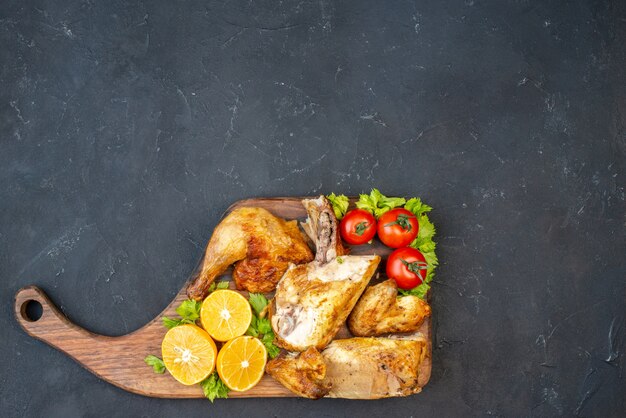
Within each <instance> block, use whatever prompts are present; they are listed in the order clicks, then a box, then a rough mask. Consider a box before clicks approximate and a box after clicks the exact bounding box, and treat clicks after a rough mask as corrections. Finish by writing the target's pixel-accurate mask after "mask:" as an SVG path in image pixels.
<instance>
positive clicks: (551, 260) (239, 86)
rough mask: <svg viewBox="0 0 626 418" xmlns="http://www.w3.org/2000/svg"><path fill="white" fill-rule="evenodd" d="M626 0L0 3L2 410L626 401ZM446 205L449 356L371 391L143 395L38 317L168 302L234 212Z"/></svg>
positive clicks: (262, 409) (103, 329)
mask: <svg viewBox="0 0 626 418" xmlns="http://www.w3.org/2000/svg"><path fill="white" fill-rule="evenodd" d="M625 9H626V7H624V2H623V1H622V2H620V1H614V2H600V1H598V2H591V1H587V2H585V1H573V2H567V3H566V2H550V4H548V2H543V3H542V2H530V1H516V2H504V1H490V2H488V1H479V0H466V1H464V2H463V1H449V2H440V1H418V2H377V1H350V2H336V3H335V2H330V1H321V2H314V3H309V2H302V1H300V2H290V1H285V2H275V1H248V2H239V1H234V2H227V3H225V4H221V3H217V2H208V3H206V4H205V3H204V2H199V1H187V2H179V3H178V4H174V2H170V1H159V2H139V3H138V4H134V3H133V2H127V1H54V2H53V1H34V2H28V1H3V2H2V4H1V5H0V64H1V73H0V86H1V88H0V141H1V143H0V145H1V148H0V149H1V151H0V164H1V166H0V178H1V184H0V280H1V284H0V370H1V372H0V413H1V415H2V416H42V415H45V416H51V417H74V416H128V415H132V416H141V415H144V416H158V415H161V416H207V414H218V415H219V416H227V415H232V416H257V415H258V416H271V415H279V416H314V417H321V416H331V415H333V416H341V415H349V416H380V415H383V414H384V415H398V416H446V417H449V416H486V415H497V416H557V415H564V416H572V415H580V416H598V417H609V416H624V414H626V405H625V395H626V370H625V368H624V351H625V348H624V344H625V343H626V342H625V341H626V339H625V338H624V330H625V328H626V325H625V315H626V312H625V308H626V281H625V279H626V266H625V260H624V254H625V253H626V242H625V227H624V221H625V219H624V213H625V210H624V209H625V202H624V184H625V176H624V168H625V157H626V156H625V153H626V132H625V126H626V74H625V68H626V60H625V46H624V43H625V41H626V38H625V26H626V12H625ZM371 186H377V187H379V188H380V189H381V190H382V191H383V192H385V193H387V194H393V195H408V196H412V195H419V196H422V197H423V198H424V199H425V200H426V201H427V202H428V203H430V204H431V205H432V206H434V207H435V208H436V210H435V212H433V215H432V218H433V220H434V221H435V222H436V224H437V225H438V227H439V238H438V241H439V249H440V250H439V256H440V259H441V260H442V265H441V267H440V269H439V274H438V278H437V284H436V285H435V287H434V298H433V306H434V315H435V331H436V339H435V346H436V350H435V352H434V366H433V377H432V379H431V382H430V384H429V385H428V386H427V387H426V389H425V390H424V392H423V393H422V394H420V395H417V396H413V397H410V398H406V399H394V400H383V401H374V402H351V401H342V400H321V401H317V402H310V401H305V400H299V399H271V400H263V399H253V400H231V401H218V402H216V403H215V404H214V405H211V404H210V403H209V402H208V401H201V400H180V401H170V400H158V399H150V398H143V397H140V396H137V395H133V394H129V393H126V392H123V391H122V390H120V389H117V388H115V387H113V386H111V385H109V384H107V383H105V382H102V381H100V380H98V379H97V378H96V377H94V376H92V375H91V374H90V373H88V372H87V371H85V370H83V369H82V368H80V367H79V366H78V365H76V364H75V363H74V362H73V361H72V360H71V359H69V358H67V357H65V356H64V355H62V354H60V353H58V352H57V351H55V350H54V349H52V348H50V347H48V346H47V345H45V344H43V343H41V342H38V341H36V340H34V339H32V338H30V337H28V336H27V335H26V334H25V333H24V332H22V330H21V329H20V328H19V327H18V326H17V324H16V322H15V321H14V319H13V315H12V298H13V295H14V293H15V292H16V291H17V289H19V288H20V287H21V286H24V285H27V284H36V285H38V286H40V287H42V288H43V289H44V290H45V291H46V292H47V293H48V294H49V295H50V297H51V298H52V299H53V300H54V301H55V302H56V303H57V304H58V305H59V306H60V307H61V309H62V310H63V311H64V312H65V313H66V314H67V315H68V316H69V318H71V319H72V320H73V321H75V322H76V323H78V324H80V325H82V326H84V327H86V328H87V329H90V330H93V331H95V332H98V333H103V334H108V335H119V334H124V333H127V332H129V331H131V330H133V329H136V328H138V327H140V326H141V325H143V324H144V323H146V322H148V321H149V320H150V319H152V318H153V317H154V316H155V315H156V314H157V313H159V312H160V311H161V309H162V308H163V307H164V306H165V305H166V304H167V303H168V302H169V301H170V299H171V298H172V297H173V296H174V294H175V293H176V292H177V290H178V289H179V288H180V287H181V285H182V284H183V283H184V281H185V279H186V277H187V275H188V274H189V273H190V272H191V270H192V269H193V268H194V266H195V262H196V260H197V259H198V258H199V257H200V255H201V253H202V250H203V247H204V245H205V243H206V241H207V239H208V238H209V236H210V232H211V229H212V228H213V227H214V226H215V224H216V222H217V220H218V218H219V216H220V214H221V213H222V212H223V211H224V209H225V208H226V207H228V206H229V205H230V204H231V203H233V202H234V201H236V200H238V199H241V198H246V197H252V196H273V195H279V196H282V195H307V194H315V193H322V192H323V193H327V192H330V191H335V192H343V193H347V194H355V193H358V192H360V191H364V190H368V189H369V188H370V187H371Z"/></svg>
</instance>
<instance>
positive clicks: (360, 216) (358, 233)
mask: <svg viewBox="0 0 626 418" xmlns="http://www.w3.org/2000/svg"><path fill="white" fill-rule="evenodd" d="M339 232H341V238H343V240H344V241H345V242H347V243H348V244H352V245H361V244H365V243H366V242H368V241H371V239H372V238H374V235H375V234H376V219H375V218H374V215H372V214H371V213H369V212H368V211H366V210H363V209H354V210H351V211H350V212H348V213H346V216H344V217H343V219H342V220H341V223H340V224H339Z"/></svg>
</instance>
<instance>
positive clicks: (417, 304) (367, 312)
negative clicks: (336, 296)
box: [348, 280, 431, 337]
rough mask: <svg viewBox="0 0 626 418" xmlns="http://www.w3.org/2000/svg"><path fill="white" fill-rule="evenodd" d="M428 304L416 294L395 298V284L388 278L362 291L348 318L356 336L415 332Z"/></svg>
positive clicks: (421, 321) (426, 311) (425, 316)
mask: <svg viewBox="0 0 626 418" xmlns="http://www.w3.org/2000/svg"><path fill="white" fill-rule="evenodd" d="M430 312H431V310H430V305H428V303H426V302H425V301H423V300H422V299H420V298H418V297H417V296H413V295H408V296H402V297H398V287H397V286H396V282H395V281H393V280H387V281H384V282H382V283H379V284H377V285H375V286H370V287H368V288H367V289H366V290H365V293H363V296H361V299H359V301H358V302H357V304H356V306H355V307H354V310H353V311H352V313H351V314H350V317H349V318H348V328H350V331H351V332H352V334H354V335H356V336H357V337H371V336H375V335H382V334H388V333H392V332H412V331H416V330H417V329H418V328H419V327H420V325H422V323H423V322H424V320H425V319H426V318H427V317H429V316H430Z"/></svg>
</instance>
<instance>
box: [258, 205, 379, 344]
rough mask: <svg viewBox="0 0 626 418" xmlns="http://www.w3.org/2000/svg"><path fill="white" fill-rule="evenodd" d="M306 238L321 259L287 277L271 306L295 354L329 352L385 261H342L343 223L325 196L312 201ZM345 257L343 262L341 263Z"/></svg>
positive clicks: (282, 339) (279, 332)
mask: <svg viewBox="0 0 626 418" xmlns="http://www.w3.org/2000/svg"><path fill="white" fill-rule="evenodd" d="M302 204H303V205H304V207H305V208H306V210H307V212H308V215H309V217H308V219H307V221H306V222H305V223H303V228H304V230H305V232H306V233H307V234H308V235H309V236H310V237H311V239H312V240H313V241H314V242H315V248H316V249H317V251H316V256H315V257H316V258H315V261H313V262H311V263H309V264H303V265H299V266H291V267H289V269H288V270H287V271H286V272H285V275H284V276H283V277H282V279H281V280H280V282H279V283H278V286H277V287H276V295H275V296H274V299H273V300H272V303H271V304H270V315H271V323H272V328H273V330H274V333H275V334H276V344H277V345H278V346H280V347H283V348H285V349H287V350H290V351H303V350H305V349H306V348H308V347H310V346H313V347H316V348H318V349H322V348H324V347H325V346H326V345H327V344H328V343H329V342H330V340H332V339H333V337H334V336H335V334H337V331H339V328H340V327H341V325H342V324H343V322H344V321H345V320H346V318H347V317H348V315H349V314H350V311H352V308H354V305H355V304H356V302H357V300H358V299H359V296H361V293H363V290H364V289H365V286H367V283H368V282H369V280H370V278H371V277H372V275H373V274H374V272H375V271H376V267H378V263H379V262H380V257H379V256H377V255H371V256H349V255H348V256H341V255H342V254H345V253H346V250H345V249H344V248H343V246H342V245H341V238H340V237H339V232H338V228H337V218H336V217H335V213H334V212H333V210H332V208H331V206H330V203H329V202H328V200H326V198H325V197H324V196H320V197H319V198H317V199H306V200H303V201H302ZM338 256H341V257H338Z"/></svg>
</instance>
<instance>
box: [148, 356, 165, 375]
mask: <svg viewBox="0 0 626 418" xmlns="http://www.w3.org/2000/svg"><path fill="white" fill-rule="evenodd" d="M143 361H145V362H146V364H147V365H148V366H151V367H152V370H154V372H155V373H159V374H163V373H165V363H163V360H161V359H160V358H158V357H157V356H153V355H152V354H149V355H148V356H146V358H145V359H143Z"/></svg>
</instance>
